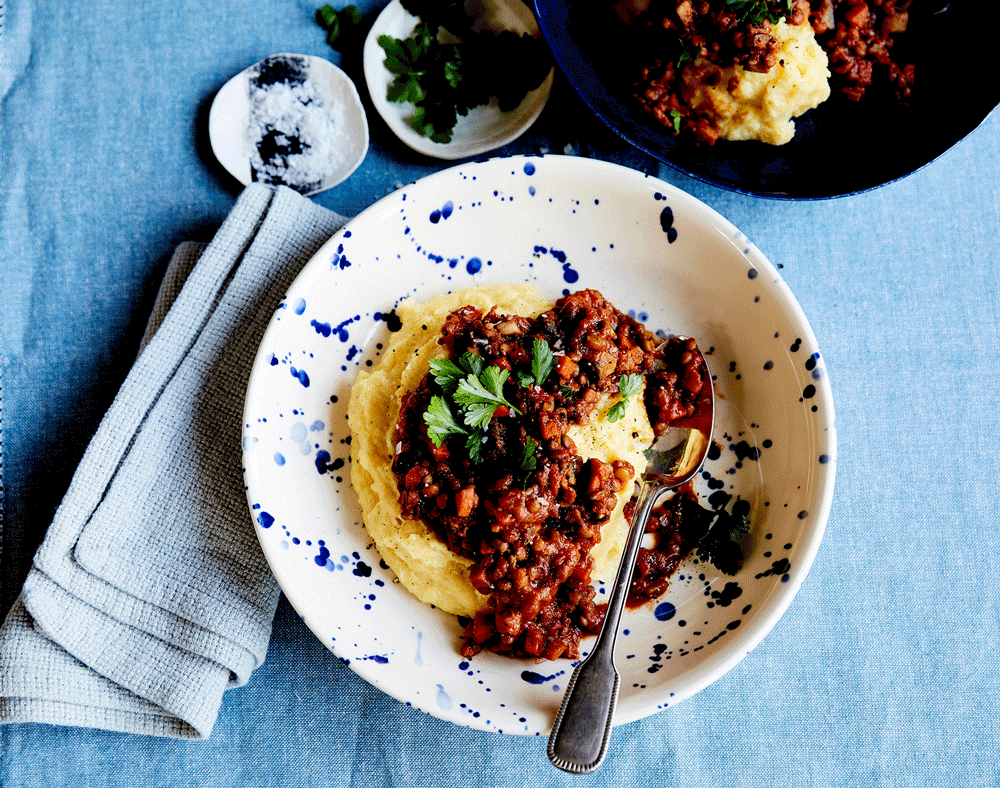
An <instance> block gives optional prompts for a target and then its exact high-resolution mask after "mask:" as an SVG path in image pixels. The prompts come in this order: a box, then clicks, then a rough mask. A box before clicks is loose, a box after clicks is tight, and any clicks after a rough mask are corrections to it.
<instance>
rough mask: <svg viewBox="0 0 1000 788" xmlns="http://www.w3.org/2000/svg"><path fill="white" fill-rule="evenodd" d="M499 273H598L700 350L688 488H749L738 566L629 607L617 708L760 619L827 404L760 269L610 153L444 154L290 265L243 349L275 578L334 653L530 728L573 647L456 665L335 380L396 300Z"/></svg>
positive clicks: (815, 359) (264, 528)
mask: <svg viewBox="0 0 1000 788" xmlns="http://www.w3.org/2000/svg"><path fill="white" fill-rule="evenodd" d="M504 282H532V283H534V284H536V285H537V286H538V287H539V288H540V289H541V290H542V292H543V294H544V295H545V296H546V297H548V298H551V299H552V300H555V299H557V298H558V297H559V296H560V295H561V294H562V292H563V291H564V290H569V289H573V290H576V289H580V288H583V287H593V288H596V289H598V290H600V291H601V292H602V293H603V294H604V295H605V296H606V297H607V298H609V299H610V300H611V302H612V303H614V304H615V305H616V306H618V307H619V308H620V309H622V310H623V311H627V312H630V313H631V314H634V315H635V316H636V317H637V318H638V319H640V320H642V321H643V322H644V323H645V324H646V325H647V326H648V327H649V328H650V329H652V330H654V331H655V330H662V331H664V332H666V333H678V334H680V333H683V334H687V335H690V336H693V337H695V338H696V339H697V340H698V343H699V345H700V346H701V347H702V348H704V349H705V350H706V351H708V353H709V355H708V358H709V363H710V364H711V365H712V371H713V373H714V376H715V385H716V391H717V393H718V399H717V403H718V408H717V410H718V413H717V415H716V427H715V431H714V439H715V441H716V442H718V443H719V444H720V445H721V450H720V452H719V456H713V457H711V458H710V459H709V461H708V463H707V464H706V467H705V471H706V473H707V474H708V476H709V478H705V477H699V479H698V482H697V483H698V487H697V490H698V492H699V494H700V495H706V496H710V495H717V496H718V495H732V496H734V498H735V496H739V497H740V498H741V499H742V500H743V501H746V502H747V503H748V504H749V507H750V510H749V518H750V522H751V531H750V533H749V534H748V535H747V537H746V538H745V539H744V541H743V549H744V553H745V554H746V560H745V563H744V565H743V567H742V569H740V571H739V572H738V573H737V574H736V576H735V577H730V576H727V575H723V574H721V573H720V572H719V571H717V570H716V569H715V568H714V567H711V566H708V565H705V564H702V563H699V562H698V561H697V560H696V559H695V558H689V559H687V560H686V561H685V562H684V563H683V564H682V565H681V567H680V569H679V570H678V572H677V573H676V575H675V576H674V578H673V579H672V581H671V584H670V588H669V589H668V591H667V593H666V595H665V596H664V597H662V598H661V599H660V600H658V601H657V603H656V604H651V605H648V606H645V607H642V608H639V609H636V610H629V611H627V612H626V614H625V616H624V619H623V625H622V626H623V631H622V634H621V635H620V636H619V638H618V643H617V648H616V651H617V655H618V665H619V669H620V671H621V674H622V685H621V695H620V698H619V704H618V713H617V717H616V721H617V722H619V723H625V722H629V721H631V720H635V719H638V718H640V717H644V716H646V715H649V714H652V713H654V712H656V711H659V710H661V709H664V708H666V707H668V706H672V705H674V704H675V703H678V702H680V701H681V700H683V699H684V698H686V697H688V696H690V695H692V694H694V693H695V692H698V691H699V690H701V689H702V688H704V687H706V686H708V685H709V684H710V683H712V682H713V681H715V680H716V679H718V678H720V677H721V676H722V675H724V674H725V673H726V671H728V670H730V669H731V668H732V667H734V666H735V665H736V664H737V663H738V662H739V661H740V660H741V659H743V657H744V656H745V655H746V654H747V653H748V652H749V651H750V650H751V649H752V648H753V647H754V646H755V645H756V644H757V643H758V642H759V641H760V640H761V638H763V637H764V636H765V635H766V634H767V633H768V632H769V631H770V630H771V628H772V627H773V626H774V624H775V623H776V622H777V621H778V619H779V617H780V616H781V614H782V612H783V611H784V610H785V608H786V607H787V606H788V604H789V603H790V602H791V600H792V598H793V597H794V595H795V592H796V590H797V589H798V587H799V585H800V584H801V582H802V580H803V579H804V578H805V576H806V573H807V572H808V570H809V566H810V564H811V563H812V560H813V557H814V556H815V554H816V551H817V549H818V547H819V544H820V540H821V537H822V534H823V530H824V526H825V523H826V518H827V515H828V512H829V509H830V502H831V497H832V494H833V480H834V469H835V466H836V440H835V436H834V414H833V401H832V396H831V391H830V386H829V381H828V379H827V375H826V369H825V366H824V364H823V359H822V357H821V355H820V353H819V348H818V347H817V343H816V338H815V337H814V336H813V333H812V331H811V330H810V328H809V324H808V322H807V321H806V318H805V316H804V315H803V314H802V311H801V309H800V308H799V306H798V304H797V303H796V301H795V298H794V296H793V295H792V294H791V292H789V290H788V287H787V286H786V285H785V284H784V282H782V280H781V278H780V275H779V273H778V271H777V270H776V269H775V268H774V266H773V265H771V263H770V262H768V261H767V259H766V258H765V257H764V256H763V255H762V254H761V253H760V251H758V250H757V248H756V247H755V246H754V245H753V244H752V243H750V241H749V240H747V238H746V236H745V235H743V234H742V233H741V232H740V231H739V230H737V229H736V228H735V227H734V226H733V225H732V224H730V223H729V222H728V221H726V220H725V219H724V218H723V217H721V216H719V214H717V213H716V212H715V211H713V210H712V209H711V208H709V207H707V206H706V205H704V204H703V203H701V202H699V201H698V200H696V199H695V198H693V197H691V196H690V195H688V194H685V193H684V192H681V191H680V190H678V189H677V188H675V187H673V186H670V185H669V184H666V183H664V182H662V181H659V180H657V179H655V178H651V177H647V176H644V175H642V174H641V173H638V172H635V171H633V170H629V169H625V168H623V167H618V166H615V165H612V164H608V163H605V162H597V161H593V160H590V159H579V158H575V157H567V156H544V157H515V158H506V159H505V158H500V159H493V160H490V161H487V162H482V163H467V164H462V165H459V166H456V167H452V168H451V169H448V170H445V171H443V172H439V173H436V174H434V175H431V176H428V177H427V178H424V179H422V180H419V181H417V182H416V183H415V184H412V185H410V186H406V187H404V188H402V189H400V190H399V191H397V192H394V193H393V194H390V195H389V196H387V197H385V198H383V199H382V200H380V201H379V202H378V203H376V204H375V205H373V206H372V207H370V208H368V209H367V210H365V211H363V212H362V213H361V214H359V215H358V216H357V217H356V218H354V219H353V220H351V221H350V222H349V223H348V224H347V225H346V226H345V227H344V228H343V229H342V230H340V231H339V232H338V233H337V234H336V235H334V236H333V237H332V238H331V239H330V241H329V242H328V243H326V244H325V245H324V246H323V247H322V249H320V251H319V252H317V254H316V256H315V257H314V258H313V259H312V261H310V262H309V263H308V264H307V265H306V267H305V268H304V269H303V271H302V273H301V274H300V275H299V277H298V278H297V279H296V281H295V282H294V283H293V284H292V285H291V287H290V288H289V289H288V292H287V295H286V296H285V298H284V299H283V301H282V303H281V304H276V305H275V306H276V307H277V309H276V311H275V313H274V317H273V319H272V321H271V324H270V326H269V327H268V329H267V331H266V332H265V335H264V337H263V340H262V342H261V346H260V350H259V352H258V355H257V360H256V362H255V364H254V367H253V371H252V374H251V378H250V384H249V387H248V393H247V399H246V406H245V411H244V430H243V454H242V461H243V467H244V468H245V481H246V486H247V490H248V493H247V494H248V499H249V504H250V511H251V515H252V517H253V519H254V522H255V524H256V525H255V527H256V531H257V535H258V537H259V539H260V543H261V546H262V549H263V551H264V554H265V555H266V556H267V560H268V562H269V564H270V566H271V568H272V570H273V571H274V574H275V576H276V577H277V578H278V582H279V583H280V585H281V587H282V590H283V591H284V592H285V595H286V596H287V598H288V599H289V601H290V602H291V604H292V605H293V606H294V607H295V609H296V611H298V613H299V614H300V615H301V616H302V619H303V621H304V622H305V623H306V625H307V626H309V627H310V629H312V631H313V632H314V633H315V634H316V636H317V638H318V639H319V640H320V641H321V642H322V643H323V644H324V645H325V646H327V647H328V648H330V649H331V650H332V651H333V652H334V653H335V654H336V655H337V656H338V657H340V658H341V659H343V660H344V662H346V663H348V664H349V665H350V667H351V669H352V670H354V671H356V672H357V673H358V674H359V675H361V676H362V677H363V678H365V679H366V680H368V681H369V682H371V683H372V684H373V685H375V686H376V687H379V688H380V689H382V690H383V691H385V692H386V693H388V694H390V695H392V696H393V697H396V698H398V699H400V700H402V701H404V702H406V703H409V704H411V705H413V706H415V707H416V708H419V709H423V710H424V711H426V712H428V713H430V714H433V715H436V716H438V717H441V718H443V719H447V720H451V721H452V722H455V723H459V724H462V725H468V726H472V727H475V728H482V729H485V730H491V731H500V732H503V733H518V734H528V735H542V734H544V733H545V732H546V731H547V730H548V729H549V727H550V726H551V724H552V719H553V717H554V715H555V712H556V710H557V708H558V706H559V702H560V700H561V698H562V694H563V691H564V690H565V687H566V682H567V680H568V679H569V676H570V673H571V672H572V669H573V665H572V663H571V662H570V661H569V660H565V659H560V660H555V661H553V662H547V663H543V664H535V663H533V662H524V661H520V660H513V659H509V658H505V657H500V656H497V655H495V654H489V653H482V654H480V655H478V656H476V657H475V658H474V659H471V660H463V659H462V657H461V656H460V655H459V648H460V645H461V633H462V627H461V626H460V624H459V622H458V619H457V618H455V617H454V616H449V615H447V614H445V613H444V612H442V611H441V610H439V609H436V608H432V607H430V606H429V605H425V604H422V603H421V602H419V601H417V599H416V598H415V597H413V596H411V595H410V594H409V592H407V591H406V590H405V589H404V588H403V587H402V586H401V585H399V584H398V583H396V582H394V575H393V574H392V572H391V571H390V570H389V569H388V568H386V567H385V566H384V565H382V564H381V563H380V556H379V554H378V552H377V550H376V549H375V548H374V546H373V545H372V542H371V538H370V537H369V536H368V534H367V532H366V530H365V528H364V525H363V523H362V519H361V513H360V511H359V509H358V503H357V499H356V497H355V494H354V490H353V489H352V487H351V485H350V473H349V470H350V469H349V467H348V462H349V450H350V436H349V434H348V429H347V422H346V420H345V413H346V407H347V401H348V397H349V394H350V390H351V386H352V384H353V382H354V379H355V377H356V375H357V371H358V368H359V367H361V368H364V367H365V366H366V365H368V364H371V363H373V362H374V361H375V360H377V358H378V357H379V354H380V352H381V348H382V347H383V346H384V343H385V342H386V339H387V337H388V336H389V332H390V331H391V330H392V328H393V326H394V314H395V313H394V309H395V306H396V305H397V304H398V303H399V302H400V300H401V299H404V298H418V299H421V300H423V299H426V298H429V297H431V296H434V295H437V294H439V293H442V292H448V291H451V290H456V289H458V288H461V287H466V286H469V285H478V284H499V283H504ZM611 579H613V578H608V581H610V580H611ZM592 642H593V640H592V639H589V640H585V641H584V643H583V644H582V645H581V648H582V650H583V651H586V650H587V649H589V648H590V647H591V644H592ZM289 669H290V670H294V667H290V668H289Z"/></svg>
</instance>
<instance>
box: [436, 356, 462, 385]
mask: <svg viewBox="0 0 1000 788" xmlns="http://www.w3.org/2000/svg"><path fill="white" fill-rule="evenodd" d="M465 375H466V371H465V370H464V369H462V368H461V367H460V366H458V364H456V363H455V362H454V361H452V360H451V359H450V358H436V359H434V360H433V361H431V377H432V378H434V382H435V383H437V384H438V385H439V386H440V387H441V389H442V391H444V392H446V393H448V394H450V393H451V392H453V391H454V390H455V387H456V386H457V385H458V381H460V380H461V379H462V378H464V377H465Z"/></svg>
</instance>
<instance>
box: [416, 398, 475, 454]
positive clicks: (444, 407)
mask: <svg viewBox="0 0 1000 788" xmlns="http://www.w3.org/2000/svg"><path fill="white" fill-rule="evenodd" d="M424 423H425V424H427V437H428V438H430V439H431V443H433V444H434V445H435V446H440V445H441V444H442V443H444V441H445V439H446V438H448V437H449V436H450V435H466V434H467V433H468V430H466V429H465V428H464V427H463V426H462V425H461V424H459V423H458V422H457V421H455V417H454V415H452V412H451V408H449V407H448V400H446V399H445V398H444V397H431V401H430V404H429V405H428V406H427V410H426V411H425V412H424Z"/></svg>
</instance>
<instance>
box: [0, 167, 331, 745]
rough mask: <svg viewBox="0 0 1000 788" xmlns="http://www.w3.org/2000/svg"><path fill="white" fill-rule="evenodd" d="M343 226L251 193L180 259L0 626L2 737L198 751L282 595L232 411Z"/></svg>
mask: <svg viewBox="0 0 1000 788" xmlns="http://www.w3.org/2000/svg"><path fill="white" fill-rule="evenodd" d="M345 221H346V219H344V218H343V217H341V216H338V215H337V214H335V213H333V212H331V211H329V210H327V209H325V208H322V207H320V206H318V205H316V204H315V203H313V202H311V201H309V200H307V199H305V198H303V197H301V196H300V195H298V194H297V193H295V192H293V191H291V190H290V189H287V188H285V187H279V188H277V189H272V188H270V187H266V186H262V185H257V184H255V185H251V186H249V187H247V188H246V190H245V191H244V192H243V193H242V194H241V195H240V197H239V200H238V201H237V203H236V205H235V207H234V209H233V211H232V213H231V214H230V215H229V217H228V218H227V219H226V221H225V223H224V224H223V225H222V227H221V228H220V229H219V231H218V233H217V234H216V236H215V239H214V240H213V241H212V242H211V243H210V244H208V245H207V246H205V245H203V244H193V243H187V244H182V245H181V246H180V247H179V248H178V249H177V251H176V252H175V254H174V256H173V258H172V260H171V262H170V266H169V268H168V271H167V274H166V277H165V280H164V283H163V286H162V288H161V290H160V294H159V297H158V299H157V302H156V305H155V307H154V311H153V314H152V316H151V318H150V322H149V326H148V328H147V331H146V336H145V337H144V338H143V345H142V349H141V351H140V353H139V356H138V358H137V359H136V362H135V364H134V366H133V368H132V370H131V372H130V373H129V375H128V377H127V378H126V380H125V382H124V384H123V385H122V387H121V390H120V391H119V392H118V395H117V396H116V398H115V400H114V402H113V403H112V405H111V407H110V409H109V410H108V412H107V414H106V415H105V417H104V419H103V421H102V422H101V424H100V427H99V428H98V430H97V433H96V434H95V435H94V437H93V439H92V441H91V443H90V445H89V446H88V448H87V451H86V453H85V454H84V457H83V459H82V460H81V462H80V466H79V467H78V469H77V471H76V473H75V475H74V477H73V480H72V482H71V484H70V487H69V490H68V491H67V493H66V497H65V498H64V499H63V501H62V503H61V504H60V506H59V509H58V511H57V512H56V515H55V519H54V520H53V522H52V524H51V526H50V527H49V529H48V532H47V533H46V536H45V540H44V542H43V543H42V545H41V547H40V548H39V549H38V552H37V554H36V555H35V558H34V563H33V567H32V569H31V572H30V574H29V576H28V579H27V581H26V582H25V585H24V589H23V591H22V593H21V595H20V597H19V598H18V600H17V602H16V604H15V605H14V607H13V608H12V610H11V611H10V613H9V614H8V616H7V618H6V620H5V622H4V624H3V627H2V628H0V722H45V723H52V724H61V725H81V726H87V727H95V728H105V729H110V730H119V731H126V732H133V733H144V734H154V735H160V736H175V737H183V738H202V737H206V736H208V735H209V734H210V733H211V731H212V726H213V725H214V723H215V720H216V717H217V716H218V712H219V707H220V705H221V703H222V695H223V692H224V691H225V690H226V689H227V688H229V687H233V686H238V685H241V684H243V683H245V682H246V681H247V680H248V679H249V678H250V674H251V672H252V671H253V670H254V668H256V667H257V666H258V665H260V664H261V662H262V661H263V660H264V656H265V654H266V653H267V645H268V641H269V639H270V635H271V623H272V619H273V617H274V611H275V607H276V605H277V601H278V592H279V590H278V586H277V583H276V582H275V580H274V577H273V575H272V574H271V572H270V570H269V568H268V566H267V563H266V561H265V560H264V556H263V553H262V552H261V550H260V548H259V546H258V544H257V540H256V537H255V535H254V533H253V527H252V524H251V520H250V515H249V512H248V509H247V503H246V494H245V492H244V486H243V479H242V469H241V464H240V461H241V453H240V448H239V447H240V436H241V425H242V412H243V396H244V392H245V390H246V384H247V380H248V377H249V374H250V368H251V366H252V362H253V359H254V354H255V352H256V348H257V345H258V343H259V342H260V339H261V337H262V335H263V333H264V329H265V328H266V327H267V323H268V321H269V319H270V317H271V314H272V313H273V310H274V308H275V307H276V306H277V304H278V303H279V301H280V299H281V298H282V296H283V295H284V293H285V291H286V289H287V287H288V285H289V284H290V283H291V281H292V279H294V277H295V275H296V274H297V273H298V271H299V270H300V268H301V267H302V266H303V265H304V264H305V262H306V261H307V260H308V259H309V258H310V257H311V256H312V254H313V253H314V252H315V251H316V250H317V249H318V248H319V246H320V245H321V244H322V243H323V242H324V241H325V240H326V239H327V238H328V237H329V236H330V235H332V234H333V233H334V232H335V231H336V230H337V229H339V228H340V227H341V226H342V225H343V224H344V222H345Z"/></svg>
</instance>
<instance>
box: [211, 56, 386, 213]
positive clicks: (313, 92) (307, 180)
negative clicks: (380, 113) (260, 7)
mask: <svg viewBox="0 0 1000 788" xmlns="http://www.w3.org/2000/svg"><path fill="white" fill-rule="evenodd" d="M208 135H209V138H210V140H211V143H212V151H213V152H214V153H215V156H216V158H217V159H218V160H219V163H220V164H222V166H223V167H225V168H226V170H228V171H229V173H230V174H231V175H232V176H233V177H234V178H236V180H238V181H239V182H240V183H242V184H244V185H247V184H249V183H252V182H255V181H259V182H264V183H271V184H284V185H285V186H289V187H291V188H293V189H295V190H296V191H299V192H301V193H302V194H306V195H310V194H316V193H318V192H321V191H325V190H326V189H331V188H333V187H334V186H336V185H337V184H338V183H341V182H342V181H344V180H345V179H346V178H347V177H348V176H349V175H350V174H351V173H352V172H354V170H356V169H357V168H358V165H360V164H361V162H362V161H363V160H364V158H365V155H366V154H367V153H368V119H367V117H366V116H365V110H364V107H363V106H362V104H361V97H360V96H359V95H358V90H357V88H356V87H355V85H354V83H353V82H352V81H351V79H350V77H348V76H347V74H345V73H344V72H343V71H341V70H340V69H339V68H337V67H336V66H335V65H333V64H332V63H330V62H329V61H327V60H324V59H323V58H320V57H315V56H313V55H296V54H291V53H281V54H276V55H270V56H269V57H266V58H264V59H263V60H261V61H260V62H259V63H255V64H254V65H252V66H250V67H249V68H247V69H245V70H243V71H241V72H240V73H239V74H237V75H236V76H235V77H233V78H232V79H231V80H229V81H228V82H227V83H226V84H225V85H223V86H222V89H221V90H219V92H218V93H217V94H216V96H215V99H214V100H213V102H212V108H211V110H210V112H209V116H208Z"/></svg>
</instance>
